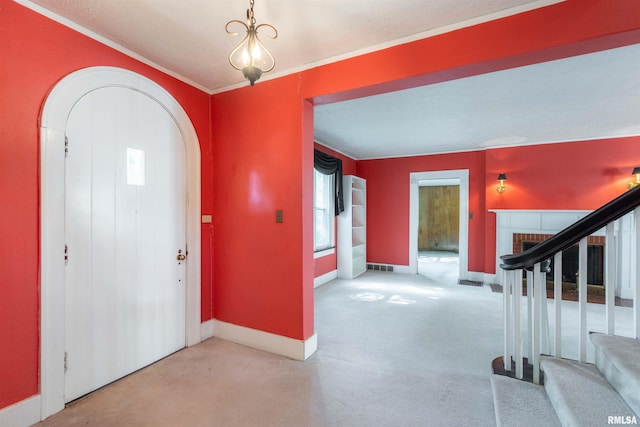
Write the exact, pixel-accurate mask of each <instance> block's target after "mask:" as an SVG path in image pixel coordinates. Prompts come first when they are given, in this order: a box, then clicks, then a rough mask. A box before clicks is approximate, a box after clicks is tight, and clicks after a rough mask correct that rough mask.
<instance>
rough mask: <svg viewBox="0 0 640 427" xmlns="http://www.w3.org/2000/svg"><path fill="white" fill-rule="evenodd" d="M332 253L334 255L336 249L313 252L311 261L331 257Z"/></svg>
mask: <svg viewBox="0 0 640 427" xmlns="http://www.w3.org/2000/svg"><path fill="white" fill-rule="evenodd" d="M334 253H336V248H328V249H323V250H321V251H317V252H314V253H313V259H316V258H322V257H324V256H327V255H332V254H334Z"/></svg>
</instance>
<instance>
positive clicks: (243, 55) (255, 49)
mask: <svg viewBox="0 0 640 427" xmlns="http://www.w3.org/2000/svg"><path fill="white" fill-rule="evenodd" d="M253 2H254V0H249V9H247V23H246V24H245V23H244V22H242V21H238V20H237V19H234V20H233V21H229V22H227V25H226V26H225V30H227V33H228V34H231V35H232V36H237V35H238V34H240V33H238V32H235V31H229V27H230V26H231V25H232V24H240V25H242V26H243V27H244V28H245V30H246V32H247V34H246V35H245V36H244V38H243V39H242V41H241V42H240V44H238V46H236V48H235V49H233V50H232V51H231V53H230V54H229V63H230V64H231V66H232V67H233V68H235V69H236V70H240V71H242V74H243V75H244V77H245V78H246V79H247V80H249V83H251V86H253V84H254V83H255V81H256V80H258V79H259V78H260V76H261V75H262V73H267V72H269V71H271V70H273V67H275V66H276V61H275V60H274V59H273V55H271V52H269V51H268V50H267V48H266V47H265V46H264V44H262V41H261V40H260V38H259V37H258V30H259V29H261V28H267V29H270V30H272V31H273V36H267V37H269V38H270V39H272V40H275V39H276V38H277V37H278V30H276V29H275V27H274V26H273V25H269V24H260V25H257V26H256V19H255V18H254V16H253Z"/></svg>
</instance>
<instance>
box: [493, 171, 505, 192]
mask: <svg viewBox="0 0 640 427" xmlns="http://www.w3.org/2000/svg"><path fill="white" fill-rule="evenodd" d="M497 180H498V181H500V185H498V188H496V191H497V192H498V193H504V190H506V189H507V188H506V187H505V186H504V182H505V181H506V180H507V175H506V174H504V173H501V174H499V175H498V179H497Z"/></svg>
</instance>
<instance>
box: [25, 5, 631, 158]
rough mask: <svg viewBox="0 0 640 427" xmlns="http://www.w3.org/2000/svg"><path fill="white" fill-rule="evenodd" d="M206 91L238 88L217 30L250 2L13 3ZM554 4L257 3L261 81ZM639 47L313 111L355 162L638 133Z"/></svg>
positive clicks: (319, 134)
mask: <svg viewBox="0 0 640 427" xmlns="http://www.w3.org/2000/svg"><path fill="white" fill-rule="evenodd" d="M16 1H17V2H19V3H21V4H24V5H25V6H28V7H31V8H33V9H35V10H36V11H38V12H40V13H43V14H45V15H47V16H50V17H52V18H53V19H56V20H58V21H60V22H63V23H64V24H66V25H69V26H71V27H72V28H75V29H77V30H78V31H81V32H83V33H85V34H88V35H89V36H91V37H94V38H96V39H98V40H100V41H102V42H104V43H107V44H109V45H111V46H113V47H115V48H116V49H119V50H121V51H124V52H125V53H127V54H129V55H131V56H134V57H136V58H138V59H140V60H142V61H144V62H147V63H149V64H151V65H153V66H155V67H157V68H159V69H161V70H163V71H166V72H168V73H169V74H171V75H173V76H175V77H177V78H180V79H182V80H184V81H186V82H188V83H190V84H192V85H194V86H196V87H199V88H201V89H203V90H205V91H207V92H209V93H216V92H220V91H223V90H228V89H230V88H234V87H238V86H244V85H246V84H247V82H246V81H244V80H243V78H242V75H241V73H240V72H238V71H236V70H234V69H233V68H231V66H230V65H229V64H228V62H227V55H228V53H229V52H230V51H231V50H232V49H233V48H234V47H235V45H236V44H237V43H238V41H239V40H238V38H237V37H231V36H229V35H227V33H226V32H225V29H224V28H225V24H226V22H227V21H229V20H232V19H240V20H243V19H244V16H245V11H246V9H247V7H248V4H249V0H246V1H244V0H16ZM558 1H559V0H538V1H530V0H455V1H454V0H368V1H364V0H255V9H254V10H255V17H256V20H257V23H258V24H260V23H268V24H272V25H274V26H275V27H276V28H277V29H278V32H279V37H278V39H277V40H274V41H271V40H266V41H265V43H266V44H267V46H268V47H269V49H270V50H271V51H272V53H273V55H274V57H275V58H276V68H275V69H274V71H272V72H271V73H268V74H265V75H264V76H263V78H262V80H260V81H258V83H257V84H260V82H261V81H264V80H267V79H269V78H273V77H277V76H281V75H285V74H288V73H291V72H294V71H298V70H302V69H306V68H310V67H312V66H316V65H319V64H323V63H328V62H332V61H335V60H338V59H342V58H346V57H350V56H354V55H356V54H361V53H365V52H370V51H374V50H377V49H381V48H384V47H388V46H392V45H395V44H398V43H401V42H406V41H409V40H415V39H419V38H424V37H428V36H430V35H433V34H438V33H443V32H446V31H451V30H454V29H456V28H461V27H465V26H468V25H473V24H475V23H478V22H484V21H488V20H492V19H497V18H499V17H503V16H508V15H512V14H516V13H520V12H522V11H525V10H530V9H533V8H537V7H543V6H545V5H549V4H552V3H557V2H558ZM638 69H640V49H639V47H638V46H630V47H626V48H620V49H615V50H611V51H605V52H600V53H596V54H591V55H586V56H583V57H577V58H569V59H564V60H560V61H554V62H549V63H544V64H537V65H532V66H528V67H521V68H518V69H512V70H505V71H500V72H496V73H491V74H486V75H481V76H475V77H469V78H466V79H460V80H456V81H450V82H445V83H440V84H435V85H430V86H425V87H422V88H416V89H411V90H406V91H401V92H396V93H389V94H384V95H379V96H376V97H369V98H363V99H357V100H352V101H346V102H342V103H336V104H329V105H323V106H318V107H316V110H315V136H316V139H317V140H319V141H320V142H321V143H323V144H325V145H327V146H330V147H331V148H334V149H336V150H338V151H341V152H344V153H346V154H348V155H350V156H352V157H354V158H358V159H368V158H380V157H395V156H407V155H416V154H433V153H442V152H454V151H466V150H475V149H482V148H487V147H499V146H507V145H523V144H538V143H548V142H558V141H571V140H581V139H595V138H607V137H615V136H627V135H639V134H640V125H639V122H640V121H639V120H638V119H637V117H639V113H640V104H639V102H640V101H639V100H640V79H638V78H637V75H638V74H637V70H638Z"/></svg>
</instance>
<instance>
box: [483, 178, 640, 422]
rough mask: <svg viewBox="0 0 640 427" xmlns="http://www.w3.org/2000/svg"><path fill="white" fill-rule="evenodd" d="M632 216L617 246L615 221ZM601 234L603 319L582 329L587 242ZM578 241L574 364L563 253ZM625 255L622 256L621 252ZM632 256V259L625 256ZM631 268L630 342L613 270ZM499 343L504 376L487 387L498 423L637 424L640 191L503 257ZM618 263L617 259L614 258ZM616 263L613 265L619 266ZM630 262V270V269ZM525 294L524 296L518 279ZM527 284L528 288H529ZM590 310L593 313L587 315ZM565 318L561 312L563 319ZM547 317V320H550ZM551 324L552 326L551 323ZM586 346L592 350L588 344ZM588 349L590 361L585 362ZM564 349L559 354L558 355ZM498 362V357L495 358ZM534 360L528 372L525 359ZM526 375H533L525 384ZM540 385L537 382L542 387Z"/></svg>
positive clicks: (585, 308)
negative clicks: (629, 235)
mask: <svg viewBox="0 0 640 427" xmlns="http://www.w3.org/2000/svg"><path fill="white" fill-rule="evenodd" d="M627 214H631V215H633V223H634V224H635V239H634V240H635V244H632V245H621V244H620V238H621V235H620V230H621V227H620V226H619V221H620V220H621V218H622V217H623V216H625V215H627ZM603 229H604V230H605V233H606V236H605V258H606V260H605V292H606V296H605V307H604V311H605V313H604V314H605V316H604V321H603V322H602V324H598V325H597V326H595V330H597V331H599V332H602V333H589V332H588V331H589V330H592V331H593V330H594V319H589V320H590V322H591V323H590V324H589V328H588V327H587V317H588V316H587V313H588V311H589V310H588V306H587V286H588V284H587V262H586V259H587V237H588V236H590V235H591V234H593V233H595V232H598V231H599V230H603ZM575 244H578V247H579V261H578V262H579V268H578V273H577V276H578V279H579V280H578V295H579V297H578V328H577V331H574V332H573V333H574V334H575V335H573V336H571V338H572V342H573V341H577V344H578V346H577V347H578V348H577V350H578V351H577V356H574V357H575V358H576V359H577V360H570V359H568V358H567V356H566V355H565V353H566V349H563V346H566V343H565V344H563V342H564V341H565V340H566V338H567V329H566V328H563V324H562V323H563V322H562V319H563V307H565V308H566V307H567V305H566V304H563V303H562V277H561V273H560V271H561V268H562V251H563V250H565V249H567V248H569V247H570V246H573V245H575ZM621 250H624V251H627V252H626V253H625V255H629V256H628V257H627V258H622V257H621V255H622V254H621V253H620V251H621ZM629 257H630V258H629ZM550 259H553V262H554V266H555V267H554V277H553V295H554V304H553V312H552V313H549V310H548V308H547V289H546V288H547V287H546V283H547V277H546V275H547V272H549V271H550V268H549V264H550ZM622 259H631V264H632V266H634V267H635V268H634V269H633V270H634V279H633V283H634V285H633V289H634V291H633V292H634V296H633V308H632V309H631V310H632V317H633V320H632V325H631V329H632V333H631V337H623V336H616V335H614V332H615V331H616V312H617V310H616V307H615V297H616V295H615V286H614V285H615V283H616V271H617V268H616V265H618V266H619V265H620V260H622ZM501 260H502V263H501V265H500V267H501V268H502V270H503V274H502V283H501V284H502V287H503V297H504V300H503V313H504V314H503V319H504V346H503V350H504V351H503V355H502V357H501V358H502V363H503V366H504V371H505V372H506V373H507V374H509V376H505V375H497V374H494V375H493V376H492V378H491V386H492V390H493V394H494V407H495V413H496V420H497V425H498V426H518V427H523V426H524V427H529V426H565V427H566V426H579V427H582V426H587V427H588V426H606V425H615V424H617V425H637V424H640V341H639V340H638V338H639V337H640V270H639V269H640V186H637V187H635V188H633V189H631V190H629V191H627V192H626V193H625V194H623V195H621V196H619V197H617V198H616V199H614V200H612V201H611V202H609V203H607V204H606V205H604V206H602V207H601V208H599V209H597V210H595V211H593V212H592V213H591V214H589V215H587V216H586V217H584V218H582V219H581V220H579V221H577V222H576V223H574V224H572V225H570V226H569V227H567V228H566V229H564V230H562V231H561V232H559V233H557V234H556V235H554V236H553V237H551V238H549V239H547V240H545V241H544V242H541V243H539V244H537V245H536V246H534V247H532V248H530V249H528V250H526V251H524V252H522V253H520V254H511V255H502V256H501ZM616 260H617V261H616ZM616 262H617V263H616ZM633 264H635V265H633ZM525 272H526V276H527V285H528V286H527V292H526V295H524V293H523V274H524V273H525ZM531 284H532V285H533V286H531ZM591 311H592V312H593V310H591ZM564 316H566V314H565V315H564ZM550 318H551V321H550V320H549V319H550ZM551 325H552V326H553V327H550V326H551ZM589 345H591V346H592V347H589V348H588V346H589ZM587 350H589V351H591V350H594V352H593V354H595V357H590V359H589V361H591V360H595V363H587ZM563 352H564V353H563ZM496 360H499V359H496ZM525 360H527V361H530V362H531V366H530V367H531V369H526V368H527V366H524V361H525ZM525 371H526V372H527V373H529V372H530V373H531V375H530V382H528V381H524V379H525ZM543 383H544V385H541V384H543Z"/></svg>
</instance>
